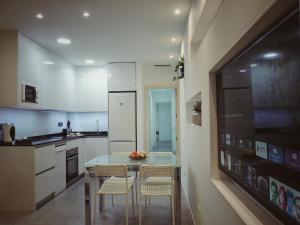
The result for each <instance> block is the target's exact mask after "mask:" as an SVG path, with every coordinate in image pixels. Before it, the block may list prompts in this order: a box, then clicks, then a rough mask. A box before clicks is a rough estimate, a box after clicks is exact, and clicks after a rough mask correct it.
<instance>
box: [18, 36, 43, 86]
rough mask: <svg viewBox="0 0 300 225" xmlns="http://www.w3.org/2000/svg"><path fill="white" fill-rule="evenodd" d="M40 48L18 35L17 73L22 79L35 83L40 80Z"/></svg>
mask: <svg viewBox="0 0 300 225" xmlns="http://www.w3.org/2000/svg"><path fill="white" fill-rule="evenodd" d="M42 63H43V62H42V48H41V47H40V46H39V45H38V44H36V43H34V42H33V41H31V40H29V39H28V38H25V37H24V36H22V35H19V74H20V78H21V80H22V81H26V82H29V83H31V84H34V85H37V84H39V82H40V70H41V65H42Z"/></svg>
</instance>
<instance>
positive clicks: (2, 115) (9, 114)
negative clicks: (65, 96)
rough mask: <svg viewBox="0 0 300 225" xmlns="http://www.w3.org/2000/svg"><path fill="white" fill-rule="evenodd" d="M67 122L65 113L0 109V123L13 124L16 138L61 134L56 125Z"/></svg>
mask: <svg viewBox="0 0 300 225" xmlns="http://www.w3.org/2000/svg"><path fill="white" fill-rule="evenodd" d="M67 120H68V116H67V113H65V112H57V111H36V110H26V109H14V108H0V123H14V124H15V126H16V137H28V136H36V135H44V134H50V133H58V132H62V128H61V127H58V126H57V123H58V122H64V125H65V124H66V122H67Z"/></svg>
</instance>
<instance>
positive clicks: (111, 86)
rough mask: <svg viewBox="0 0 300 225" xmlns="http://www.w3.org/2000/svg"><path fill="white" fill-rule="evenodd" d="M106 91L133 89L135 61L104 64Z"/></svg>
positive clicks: (134, 87) (134, 88)
mask: <svg viewBox="0 0 300 225" xmlns="http://www.w3.org/2000/svg"><path fill="white" fill-rule="evenodd" d="M106 70H107V73H108V91H134V90H136V86H135V79H136V78H135V63H112V64H108V65H107V66H106Z"/></svg>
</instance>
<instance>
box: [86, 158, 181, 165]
mask: <svg viewBox="0 0 300 225" xmlns="http://www.w3.org/2000/svg"><path fill="white" fill-rule="evenodd" d="M107 164H124V165H127V166H140V165H143V164H147V165H172V166H174V167H181V163H180V159H179V158H178V157H177V156H175V155H174V156H148V157H147V158H146V159H140V160H133V159H130V158H129V157H128V156H112V155H99V156H97V157H95V158H93V159H92V160H90V161H88V162H86V163H85V164H84V166H85V167H86V168H90V167H94V166H96V165H107Z"/></svg>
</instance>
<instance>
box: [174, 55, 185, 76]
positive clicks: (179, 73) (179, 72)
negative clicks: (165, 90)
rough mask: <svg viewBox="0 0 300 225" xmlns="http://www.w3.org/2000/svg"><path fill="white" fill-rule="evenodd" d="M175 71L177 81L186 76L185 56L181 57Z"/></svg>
mask: <svg viewBox="0 0 300 225" xmlns="http://www.w3.org/2000/svg"><path fill="white" fill-rule="evenodd" d="M175 72H176V73H177V75H176V76H174V77H173V81H177V80H179V79H182V78H184V57H183V56H182V57H180V59H179V61H178V62H177V64H176V67H175Z"/></svg>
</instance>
